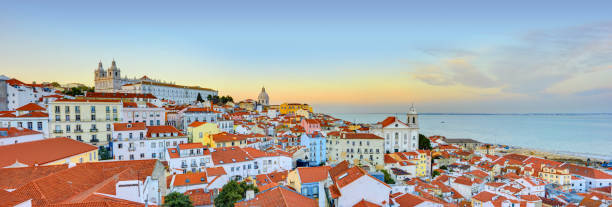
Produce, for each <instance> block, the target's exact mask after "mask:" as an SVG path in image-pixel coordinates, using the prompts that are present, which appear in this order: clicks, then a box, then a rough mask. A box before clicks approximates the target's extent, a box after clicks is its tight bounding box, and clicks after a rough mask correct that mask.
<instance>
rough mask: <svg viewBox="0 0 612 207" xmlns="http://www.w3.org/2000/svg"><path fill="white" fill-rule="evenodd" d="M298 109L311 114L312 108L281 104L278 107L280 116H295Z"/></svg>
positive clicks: (305, 105) (295, 104)
mask: <svg viewBox="0 0 612 207" xmlns="http://www.w3.org/2000/svg"><path fill="white" fill-rule="evenodd" d="M299 109H304V110H307V111H308V112H310V113H312V107H311V106H309V105H308V104H299V103H283V104H281V105H280V114H296V112H297V110H299Z"/></svg>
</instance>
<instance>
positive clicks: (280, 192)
mask: <svg viewBox="0 0 612 207" xmlns="http://www.w3.org/2000/svg"><path fill="white" fill-rule="evenodd" d="M234 206H236V207H247V206H293V207H315V206H318V204H317V201H316V200H314V199H311V198H308V197H306V196H303V195H301V194H299V193H297V192H295V191H292V190H289V189H287V188H285V187H282V186H278V187H275V188H271V189H269V190H266V191H263V192H261V193H258V194H257V195H255V198H254V199H251V200H244V201H241V202H238V203H236V204H234Z"/></svg>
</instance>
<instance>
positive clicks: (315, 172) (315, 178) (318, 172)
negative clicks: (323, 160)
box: [296, 166, 330, 183]
mask: <svg viewBox="0 0 612 207" xmlns="http://www.w3.org/2000/svg"><path fill="white" fill-rule="evenodd" d="M329 169H330V167H329V166H319V167H299V168H297V169H296V170H297V171H298V175H299V176H300V180H301V181H302V182H301V183H314V182H321V181H324V180H325V179H327V174H328V172H329Z"/></svg>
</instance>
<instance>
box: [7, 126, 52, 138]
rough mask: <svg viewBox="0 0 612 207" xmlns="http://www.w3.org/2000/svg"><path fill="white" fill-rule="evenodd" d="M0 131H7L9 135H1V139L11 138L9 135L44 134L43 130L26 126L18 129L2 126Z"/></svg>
mask: <svg viewBox="0 0 612 207" xmlns="http://www.w3.org/2000/svg"><path fill="white" fill-rule="evenodd" d="M0 131H5V132H7V136H2V135H0V139H2V138H9V137H19V136H25V135H32V134H42V132H37V131H34V130H31V129H26V128H21V129H18V128H16V127H10V128H0Z"/></svg>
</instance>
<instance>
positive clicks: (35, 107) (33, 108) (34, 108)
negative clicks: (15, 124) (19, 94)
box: [15, 103, 47, 111]
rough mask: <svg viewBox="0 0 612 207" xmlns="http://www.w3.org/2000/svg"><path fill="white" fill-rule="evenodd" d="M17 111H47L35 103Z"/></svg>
mask: <svg viewBox="0 0 612 207" xmlns="http://www.w3.org/2000/svg"><path fill="white" fill-rule="evenodd" d="M15 110H16V111H44V110H47V109H45V108H43V107H42V106H39V105H38V104H35V103H28V104H26V105H23V106H21V107H19V108H17V109H15Z"/></svg>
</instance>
